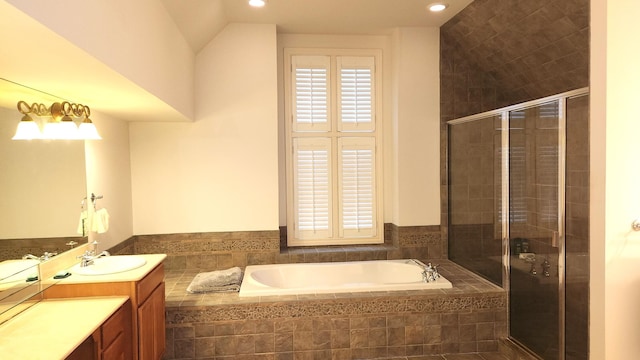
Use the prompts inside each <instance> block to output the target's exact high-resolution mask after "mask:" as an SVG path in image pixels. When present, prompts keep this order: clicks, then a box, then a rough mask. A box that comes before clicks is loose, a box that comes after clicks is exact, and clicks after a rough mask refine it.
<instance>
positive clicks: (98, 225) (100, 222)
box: [91, 208, 109, 234]
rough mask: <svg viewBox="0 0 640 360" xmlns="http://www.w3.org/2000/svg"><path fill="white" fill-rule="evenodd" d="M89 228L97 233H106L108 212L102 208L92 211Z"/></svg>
mask: <svg viewBox="0 0 640 360" xmlns="http://www.w3.org/2000/svg"><path fill="white" fill-rule="evenodd" d="M91 225H92V226H91V230H92V231H95V232H97V233H98V234H102V233H106V232H107V230H109V213H108V212H107V209H105V208H102V209H100V210H97V211H96V212H94V213H93V221H92V224H91Z"/></svg>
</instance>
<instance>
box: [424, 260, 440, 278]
mask: <svg viewBox="0 0 640 360" xmlns="http://www.w3.org/2000/svg"><path fill="white" fill-rule="evenodd" d="M439 277H440V274H439V273H438V265H431V263H428V264H427V266H425V267H424V270H423V271H422V280H423V281H424V282H433V281H436V280H438V278H439Z"/></svg>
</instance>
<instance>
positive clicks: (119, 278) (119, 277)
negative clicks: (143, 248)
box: [57, 254, 167, 285]
mask: <svg viewBox="0 0 640 360" xmlns="http://www.w3.org/2000/svg"><path fill="white" fill-rule="evenodd" d="M122 256H140V257H143V258H145V259H146V260H147V263H146V264H144V265H142V266H141V267H139V268H137V269H132V270H128V271H124V272H120V273H115V274H105V275H80V274H74V273H73V271H71V270H69V271H70V272H71V276H69V277H67V278H64V279H61V280H59V281H57V284H60V285H63V284H87V283H104V282H123V281H139V280H142V278H144V277H145V276H146V275H147V274H149V272H150V271H151V270H153V269H154V268H155V267H156V266H158V265H159V264H160V263H161V262H162V261H163V260H164V259H165V258H166V257H167V254H143V255H122Z"/></svg>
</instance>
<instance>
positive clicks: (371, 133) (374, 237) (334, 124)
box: [283, 48, 384, 246]
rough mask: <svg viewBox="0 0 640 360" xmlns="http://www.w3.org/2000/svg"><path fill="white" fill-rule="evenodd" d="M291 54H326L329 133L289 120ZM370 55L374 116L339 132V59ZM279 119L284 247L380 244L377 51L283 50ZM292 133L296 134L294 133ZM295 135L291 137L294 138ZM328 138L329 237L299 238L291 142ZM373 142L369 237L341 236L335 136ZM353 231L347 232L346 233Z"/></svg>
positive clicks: (291, 117)
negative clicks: (282, 141) (281, 119)
mask: <svg viewBox="0 0 640 360" xmlns="http://www.w3.org/2000/svg"><path fill="white" fill-rule="evenodd" d="M295 56H328V57H329V59H330V67H329V71H328V73H329V89H328V93H329V96H328V100H327V103H328V112H327V115H328V126H327V127H328V129H327V130H317V131H314V130H300V129H299V127H297V126H296V124H295V120H294V116H295V114H294V101H295V100H294V98H293V91H294V85H293V83H292V81H293V80H294V79H293V77H294V75H293V71H294V67H293V66H294V60H293V59H294V57H295ZM357 57H369V58H371V60H372V61H373V64H372V77H373V80H372V92H373V93H372V99H371V100H372V105H371V110H372V112H373V116H372V121H371V126H370V129H365V130H358V129H355V130H353V129H351V128H348V129H343V128H342V127H341V126H340V120H339V119H340V113H339V111H340V110H341V109H340V100H339V99H340V96H341V90H340V86H339V84H338V82H339V80H338V79H339V78H340V75H339V74H338V71H339V68H338V65H339V60H338V59H346V60H349V61H350V58H357ZM283 60H284V61H283V65H284V71H283V75H284V105H285V106H284V119H285V127H284V130H285V146H286V151H285V163H286V165H285V171H286V182H285V183H286V219H287V245H288V246H322V245H356V244H381V243H383V242H384V221H383V209H384V207H383V200H384V194H383V156H384V153H383V144H382V141H383V133H382V128H383V126H382V106H381V105H382V103H383V102H382V93H383V92H382V78H383V76H382V50H381V49H328V48H285V49H284V58H283ZM296 130H297V131H296ZM294 132H295V134H294ZM325 135H326V136H329V137H330V138H331V140H330V142H331V144H332V145H331V146H332V147H331V149H332V150H331V152H332V153H333V156H332V160H331V167H332V168H331V171H330V172H331V173H332V174H333V177H332V179H331V182H332V184H333V185H332V189H333V191H332V194H331V199H330V202H331V203H332V204H334V205H333V206H332V209H331V214H332V215H331V220H330V226H331V227H332V230H331V233H330V234H329V236H328V237H322V238H320V237H318V238H311V239H300V238H298V237H297V228H296V224H295V221H296V214H295V211H294V206H295V204H294V191H295V186H293V184H292V183H293V180H294V170H293V167H294V164H293V159H294V153H293V148H294V138H299V139H303V138H318V137H323V136H325ZM358 137H366V138H372V139H373V142H374V144H375V146H374V148H373V159H374V171H375V175H374V185H373V190H374V198H375V202H374V206H373V208H374V211H375V216H374V218H373V219H372V220H373V223H374V224H373V229H372V234H369V235H367V236H360V237H357V236H354V237H341V235H342V234H344V229H342V226H341V224H342V218H341V216H340V215H339V214H340V211H341V210H340V209H341V206H340V186H341V185H340V182H339V181H340V180H339V179H338V176H339V175H338V174H339V167H338V166H339V162H340V161H339V156H340V154H339V150H338V139H340V138H358ZM349 233H353V232H347V234H349Z"/></svg>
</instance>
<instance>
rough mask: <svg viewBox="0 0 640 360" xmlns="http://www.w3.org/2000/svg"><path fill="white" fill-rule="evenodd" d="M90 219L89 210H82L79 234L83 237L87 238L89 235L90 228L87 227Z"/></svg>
mask: <svg viewBox="0 0 640 360" xmlns="http://www.w3.org/2000/svg"><path fill="white" fill-rule="evenodd" d="M88 219H89V216H88V214H87V210H82V211H81V212H80V220H78V230H77V232H78V234H80V235H82V236H87V234H88V233H89V226H87V225H88V224H87V221H88Z"/></svg>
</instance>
